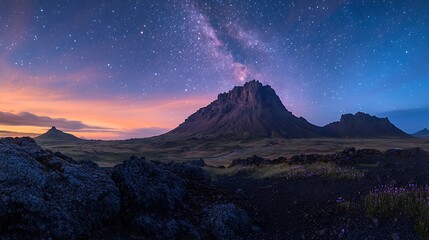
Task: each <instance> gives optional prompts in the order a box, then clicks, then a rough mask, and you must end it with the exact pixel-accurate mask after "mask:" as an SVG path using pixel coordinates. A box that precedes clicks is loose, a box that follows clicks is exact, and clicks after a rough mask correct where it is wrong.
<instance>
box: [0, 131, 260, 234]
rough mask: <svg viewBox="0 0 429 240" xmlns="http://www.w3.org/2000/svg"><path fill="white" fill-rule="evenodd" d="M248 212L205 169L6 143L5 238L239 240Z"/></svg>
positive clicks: (2, 160) (0, 219) (1, 221)
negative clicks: (108, 163) (111, 161)
mask: <svg viewBox="0 0 429 240" xmlns="http://www.w3.org/2000/svg"><path fill="white" fill-rule="evenodd" d="M254 230H255V227H254V226H252V223H251V219H250V218H249V216H248V214H247V212H246V211H244V210H242V209H241V208H239V207H238V206H237V205H236V204H234V203H233V202H232V201H231V200H230V199H229V197H228V196H227V195H226V194H225V193H224V192H223V191H222V190H221V189H219V188H218V187H217V186H216V185H214V184H213V183H212V182H211V181H210V178H209V176H208V175H207V174H206V173H205V172H204V171H203V170H201V169H200V168H198V167H195V166H192V164H174V163H171V164H163V163H156V162H148V161H146V160H144V159H142V158H136V157H132V158H130V159H129V160H126V161H125V162H124V163H123V164H120V165H117V166H116V167H114V168H113V169H101V168H99V167H98V166H97V165H96V164H94V163H93V162H91V161H86V162H76V161H73V160H72V159H71V158H69V157H66V156H64V155H62V154H61V153H53V152H51V151H48V150H43V149H41V148H40V147H39V146H38V145H37V144H36V143H35V141H34V140H32V139H31V138H6V139H0V238H1V239H82V238H106V237H109V239H148V238H149V239H153V238H157V239H241V238H243V237H245V238H246V239H247V238H249V236H252V234H254V233H255V232H254Z"/></svg>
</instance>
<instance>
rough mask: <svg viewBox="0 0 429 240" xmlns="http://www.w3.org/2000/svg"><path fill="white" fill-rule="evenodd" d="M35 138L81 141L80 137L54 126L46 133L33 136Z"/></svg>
mask: <svg viewBox="0 0 429 240" xmlns="http://www.w3.org/2000/svg"><path fill="white" fill-rule="evenodd" d="M34 139H36V140H44V141H47V140H55V141H81V140H82V139H80V138H78V137H76V136H74V135H72V134H69V133H65V132H63V131H60V130H58V129H57V128H56V127H52V128H51V129H49V130H48V131H47V132H46V133H44V134H42V135H40V136H38V137H35V138H34Z"/></svg>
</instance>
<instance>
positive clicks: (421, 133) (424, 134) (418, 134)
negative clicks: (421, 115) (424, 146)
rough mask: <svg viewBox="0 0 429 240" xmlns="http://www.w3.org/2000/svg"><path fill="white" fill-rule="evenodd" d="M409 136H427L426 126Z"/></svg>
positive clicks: (428, 136)
mask: <svg viewBox="0 0 429 240" xmlns="http://www.w3.org/2000/svg"><path fill="white" fill-rule="evenodd" d="M411 136H413V137H418V138H429V130H428V129H427V128H425V129H423V130H421V131H418V132H416V133H414V134H412V135H411Z"/></svg>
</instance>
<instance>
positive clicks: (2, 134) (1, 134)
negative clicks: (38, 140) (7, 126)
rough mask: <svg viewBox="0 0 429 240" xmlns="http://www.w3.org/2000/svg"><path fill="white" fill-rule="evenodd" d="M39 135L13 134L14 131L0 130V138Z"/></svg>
mask: <svg viewBox="0 0 429 240" xmlns="http://www.w3.org/2000/svg"><path fill="white" fill-rule="evenodd" d="M38 135H39V134H37V133H24V132H15V131H6V130H0V137H23V136H28V137H36V136H38Z"/></svg>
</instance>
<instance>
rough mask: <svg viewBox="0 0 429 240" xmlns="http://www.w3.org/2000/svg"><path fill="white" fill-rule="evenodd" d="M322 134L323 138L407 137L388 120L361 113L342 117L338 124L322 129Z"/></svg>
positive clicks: (331, 124)
mask: <svg viewBox="0 0 429 240" xmlns="http://www.w3.org/2000/svg"><path fill="white" fill-rule="evenodd" d="M323 133H324V135H325V136H328V137H338V138H363V137H409V135H408V134H406V133H405V132H403V131H402V130H400V129H399V128H397V127H396V126H395V125H393V124H392V123H391V122H390V121H389V119H388V118H378V117H375V116H371V115H369V114H366V113H362V112H358V113H356V114H355V115H353V114H345V115H342V116H341V120H340V121H339V122H333V123H330V124H328V125H326V126H325V127H323Z"/></svg>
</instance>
